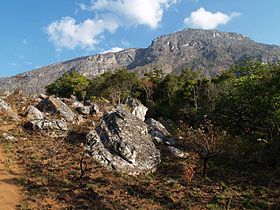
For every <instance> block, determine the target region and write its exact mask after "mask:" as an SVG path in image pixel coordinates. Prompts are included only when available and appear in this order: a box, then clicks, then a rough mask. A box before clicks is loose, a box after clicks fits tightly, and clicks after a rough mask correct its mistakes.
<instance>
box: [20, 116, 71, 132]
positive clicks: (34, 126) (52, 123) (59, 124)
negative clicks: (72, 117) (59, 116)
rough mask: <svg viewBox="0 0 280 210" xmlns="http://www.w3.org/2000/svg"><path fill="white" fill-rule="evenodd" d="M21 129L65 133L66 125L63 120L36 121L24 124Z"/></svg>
mask: <svg viewBox="0 0 280 210" xmlns="http://www.w3.org/2000/svg"><path fill="white" fill-rule="evenodd" d="M23 127H24V128H25V129H27V130H32V131H38V130H57V131H58V130H61V131H67V130H68V125H67V122H65V121H64V120H48V119H37V120H31V121H28V122H26V123H25V124H24V125H23Z"/></svg>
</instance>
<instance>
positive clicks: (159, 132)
mask: <svg viewBox="0 0 280 210" xmlns="http://www.w3.org/2000/svg"><path fill="white" fill-rule="evenodd" d="M146 123H147V125H148V130H149V133H150V134H151V135H152V137H153V138H154V139H155V140H156V141H161V142H165V143H166V144H168V145H175V139H174V138H173V137H172V136H171V134H170V133H169V132H168V131H167V130H166V128H165V127H164V126H163V125H162V124H161V123H160V122H158V121H156V120H155V119H153V118H150V119H148V120H146Z"/></svg>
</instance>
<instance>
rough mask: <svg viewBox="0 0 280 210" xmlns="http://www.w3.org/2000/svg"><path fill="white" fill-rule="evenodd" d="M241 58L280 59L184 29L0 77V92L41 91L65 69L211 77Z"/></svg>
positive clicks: (211, 33) (257, 47) (232, 39)
mask: <svg viewBox="0 0 280 210" xmlns="http://www.w3.org/2000/svg"><path fill="white" fill-rule="evenodd" d="M244 60H254V61H261V62H265V63H269V62H277V61H279V60H280V47H279V46H275V45H266V44H260V43H256V42H254V41H253V40H251V39H250V38H248V37H246V36H244V35H242V34H238V33H233V32H220V31H217V30H202V29H184V30H182V31H178V32H175V33H172V34H168V35H163V36H160V37H158V38H156V39H154V40H153V41H152V43H151V45H150V46H149V47H148V48H144V49H137V48H130V49H125V50H122V51H119V52H116V53H105V54H97V55H92V56H84V57H80V58H75V59H72V60H69V61H64V62H60V63H57V64H52V65H49V66H46V67H42V68H40V69H36V70H33V71H29V72H26V73H22V74H19V75H16V76H14V77H10V78H2V79H0V85H1V87H2V91H5V90H15V89H22V90H24V91H26V92H31V93H34V92H44V87H45V86H46V85H48V84H50V83H51V82H53V81H54V80H55V79H57V78H59V77H60V76H61V75H62V74H63V73H65V72H67V71H73V70H76V71H78V72H79V73H81V74H83V75H85V76H88V77H94V76H96V75H99V74H102V73H104V72H106V71H113V70H116V69H121V68H127V69H129V70H131V71H136V72H139V73H140V74H141V73H143V72H146V71H150V70H152V69H154V68H160V69H162V70H163V71H164V72H165V73H179V72H181V71H182V69H184V68H190V69H201V70H202V71H204V73H205V75H208V76H213V75H217V74H219V73H220V72H221V71H224V70H226V69H229V67H230V66H231V65H233V64H238V63H240V62H243V61H244Z"/></svg>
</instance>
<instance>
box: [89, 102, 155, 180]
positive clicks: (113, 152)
mask: <svg viewBox="0 0 280 210" xmlns="http://www.w3.org/2000/svg"><path fill="white" fill-rule="evenodd" d="M87 151H88V153H89V154H90V155H91V156H92V157H93V158H94V159H95V160H96V161H98V162H99V163H100V164H101V165H103V166H105V167H107V168H109V169H114V170H117V171H120V172H124V173H128V174H131V175H137V174H140V173H148V172H152V171H154V170H155V169H156V167H157V165H158V164H159V163H160V152H159V151H158V150H157V149H156V147H155V145H154V143H153V141H152V138H151V136H150V135H149V133H148V129H147V125H146V124H145V123H144V122H143V121H141V120H140V119H138V118H137V117H136V116H134V115H133V114H131V113H130V112H129V111H128V110H126V108H124V106H119V107H118V109H117V110H116V111H113V112H111V113H109V114H106V115H104V116H103V119H102V121H101V123H100V125H98V126H97V128H96V129H95V130H93V131H91V132H90V133H89V134H88V135H87Z"/></svg>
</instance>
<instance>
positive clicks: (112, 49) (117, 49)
mask: <svg viewBox="0 0 280 210" xmlns="http://www.w3.org/2000/svg"><path fill="white" fill-rule="evenodd" d="M122 50H123V48H121V47H113V48H111V49H110V50H106V51H103V52H101V54H105V53H109V52H112V53H115V52H119V51H122Z"/></svg>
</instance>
